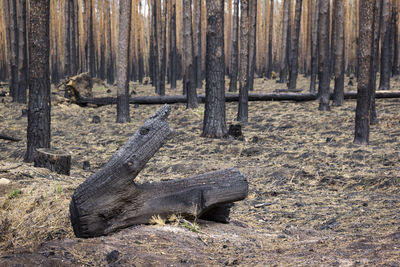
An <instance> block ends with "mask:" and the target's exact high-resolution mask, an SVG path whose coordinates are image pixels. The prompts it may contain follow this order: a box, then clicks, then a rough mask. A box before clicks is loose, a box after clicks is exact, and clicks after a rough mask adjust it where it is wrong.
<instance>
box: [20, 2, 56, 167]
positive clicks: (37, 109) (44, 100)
mask: <svg viewBox="0 0 400 267" xmlns="http://www.w3.org/2000/svg"><path fill="white" fill-rule="evenodd" d="M29 12H30V16H29V20H30V24H29V25H30V27H29V76H28V77H29V104H28V129H27V151H26V154H25V161H26V162H31V161H33V157H34V153H35V150H36V148H48V147H50V70H49V69H50V66H49V57H50V40H49V20H50V0H36V1H30V8H29Z"/></svg>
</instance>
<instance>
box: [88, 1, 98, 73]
mask: <svg viewBox="0 0 400 267" xmlns="http://www.w3.org/2000/svg"><path fill="white" fill-rule="evenodd" d="M87 4H88V7H87V8H88V27H87V37H88V39H87V48H88V51H87V63H88V70H89V74H90V76H92V77H95V76H96V65H95V64H96V63H95V46H94V33H93V20H94V16H93V12H94V7H93V0H87Z"/></svg>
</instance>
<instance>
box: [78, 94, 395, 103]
mask: <svg viewBox="0 0 400 267" xmlns="http://www.w3.org/2000/svg"><path fill="white" fill-rule="evenodd" d="M376 98H400V92H399V91H377V92H376ZM238 99H239V96H238V95H237V94H225V101H226V102H237V101H238ZM331 99H333V94H332V95H331ZM344 99H357V92H355V91H351V92H345V93H344ZM198 100H199V102H200V103H204V101H205V96H204V95H199V96H198ZM314 100H317V94H310V93H293V92H286V93H253V94H249V101H296V102H303V101H314ZM76 103H77V104H78V105H81V106H86V105H87V104H93V105H97V106H105V105H113V104H114V105H115V104H117V99H116V98H114V97H100V98H90V97H80V98H79V99H77V101H76ZM129 103H130V104H146V105H151V104H153V105H159V104H176V103H186V96H184V95H173V96H136V97H133V98H131V99H129Z"/></svg>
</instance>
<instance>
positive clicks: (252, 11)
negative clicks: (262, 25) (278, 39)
mask: <svg viewBox="0 0 400 267" xmlns="http://www.w3.org/2000/svg"><path fill="white" fill-rule="evenodd" d="M249 21H250V22H249V23H250V25H249V78H248V84H249V86H248V89H249V91H253V90H254V72H255V67H256V41H257V38H256V37H257V0H253V1H250V2H249Z"/></svg>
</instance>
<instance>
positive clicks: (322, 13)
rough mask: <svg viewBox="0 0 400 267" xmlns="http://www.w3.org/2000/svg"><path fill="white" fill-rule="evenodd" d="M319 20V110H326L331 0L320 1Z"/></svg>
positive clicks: (327, 106)
mask: <svg viewBox="0 0 400 267" xmlns="http://www.w3.org/2000/svg"><path fill="white" fill-rule="evenodd" d="M319 2H320V3H319V22H318V49H319V58H318V61H319V64H318V65H319V74H318V78H319V86H318V97H319V110H322V111H326V110H330V108H329V98H330V68H329V67H330V64H329V9H330V3H329V2H330V1H329V0H320V1H319Z"/></svg>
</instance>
